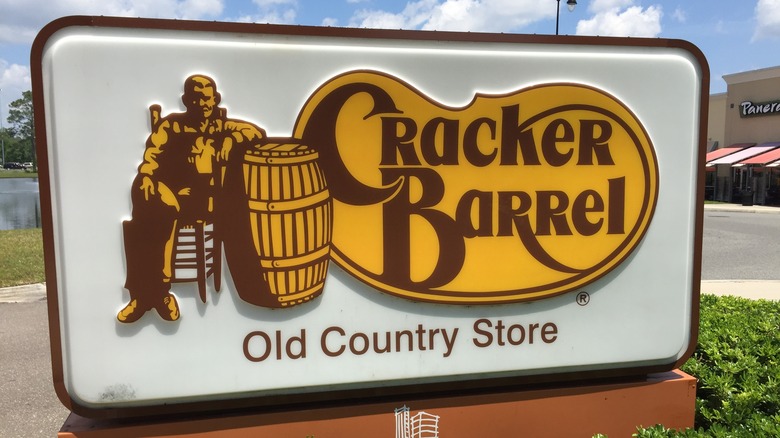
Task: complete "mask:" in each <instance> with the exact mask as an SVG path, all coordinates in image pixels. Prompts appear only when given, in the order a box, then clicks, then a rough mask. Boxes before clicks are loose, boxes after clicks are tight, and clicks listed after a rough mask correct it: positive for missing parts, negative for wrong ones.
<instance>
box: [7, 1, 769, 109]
mask: <svg viewBox="0 0 780 438" xmlns="http://www.w3.org/2000/svg"><path fill="white" fill-rule="evenodd" d="M561 3H563V4H562V5H561V17H560V24H561V33H562V34H575V33H576V34H578V35H602V36H607V35H609V36H631V37H651V38H654V37H661V38H677V39H685V40H689V41H691V42H693V43H694V44H696V45H697V46H699V47H700V48H701V49H702V51H703V52H704V54H705V55H706V56H707V59H708V61H709V62H710V66H711V75H712V84H713V87H712V91H714V92H722V91H725V83H724V82H723V81H722V80H721V79H720V76H722V75H723V74H729V73H735V72H738V71H745V70H752V69H756V68H763V67H769V66H776V65H780V51H779V50H777V48H776V46H777V43H778V42H779V41H780V0H739V1H734V0H708V1H707V2H691V1H686V0H579V1H578V3H579V4H578V6H577V8H576V9H575V11H574V12H571V13H570V12H568V11H567V9H566V7H565V3H566V2H565V0H564V1H562V2H561ZM556 6H557V3H556V2H555V1H554V0H407V1H399V0H328V1H324V0H0V11H2V14H0V89H2V95H1V96H0V97H1V98H2V102H3V108H0V117H3V118H4V119H5V116H6V111H7V109H6V108H5V107H6V106H7V102H10V101H11V100H14V99H16V98H18V97H20V96H21V93H22V91H24V90H27V89H29V88H30V85H29V84H30V68H29V50H30V45H31V43H32V40H33V39H34V37H35V35H36V34H37V33H38V31H39V30H40V29H41V28H42V27H43V26H44V25H45V24H46V23H48V22H49V21H51V20H53V19H55V18H57V17H61V16H65V15H115V16H130V17H148V18H176V19H193V20H209V21H211V20H218V21H236V22H255V23H281V24H305V25H325V26H352V27H371V28H390V29H423V30H456V31H471V32H517V33H536V34H551V33H554V30H555V16H556Z"/></svg>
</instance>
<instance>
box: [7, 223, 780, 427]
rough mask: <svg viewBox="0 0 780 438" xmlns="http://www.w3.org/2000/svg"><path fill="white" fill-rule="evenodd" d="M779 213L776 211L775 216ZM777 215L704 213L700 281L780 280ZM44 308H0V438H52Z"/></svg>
mask: <svg viewBox="0 0 780 438" xmlns="http://www.w3.org/2000/svg"><path fill="white" fill-rule="evenodd" d="M779 211H780V210H779ZM777 242H780V215H778V214H758V213H744V212H724V211H706V212H705V217H704V239H703V244H702V248H703V255H702V265H703V266H702V279H703V280H722V279H745V280H747V279H754V280H780V270H778V269H777V268H776V267H777V266H780V250H778V249H777ZM47 321H48V318H47V315H46V302H45V301H36V302H32V303H17V304H0V369H2V379H0V437H8V438H14V437H46V436H56V434H57V431H58V430H59V429H60V427H61V426H62V424H63V422H64V421H65V418H66V417H67V416H68V414H69V412H68V411H67V410H66V409H65V408H64V407H63V406H62V405H61V404H60V402H59V401H58V400H57V398H56V395H55V394H54V387H53V385H52V378H51V358H50V353H49V336H48V327H47Z"/></svg>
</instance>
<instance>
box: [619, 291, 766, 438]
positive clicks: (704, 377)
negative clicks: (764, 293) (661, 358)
mask: <svg viewBox="0 0 780 438" xmlns="http://www.w3.org/2000/svg"><path fill="white" fill-rule="evenodd" d="M700 315H701V316H700V319H701V322H700V325H699V342H698V345H697V348H696V351H695V352H694V353H693V356H692V357H691V358H690V359H689V360H688V362H686V363H685V365H684V366H682V367H681V369H682V370H683V371H685V372H686V373H688V374H691V375H692V376H694V377H696V378H697V379H699V383H698V386H697V388H696V420H695V428H694V429H688V430H684V431H675V430H672V429H666V428H665V427H663V426H661V425H657V426H655V427H651V428H647V429H641V428H640V429H638V430H637V433H636V434H634V436H636V437H639V438H656V437H719V438H720V437H724V438H725V437H729V438H731V437H734V438H741V437H745V438H754V437H780V302H777V301H766V300H758V301H753V300H748V299H744V298H736V297H716V296H713V295H702V297H701V313H700Z"/></svg>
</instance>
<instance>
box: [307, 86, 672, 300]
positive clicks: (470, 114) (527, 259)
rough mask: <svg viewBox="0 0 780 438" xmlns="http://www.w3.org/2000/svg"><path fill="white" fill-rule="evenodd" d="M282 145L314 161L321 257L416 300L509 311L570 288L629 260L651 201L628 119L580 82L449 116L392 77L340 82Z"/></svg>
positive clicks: (643, 137)
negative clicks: (325, 225)
mask: <svg viewBox="0 0 780 438" xmlns="http://www.w3.org/2000/svg"><path fill="white" fill-rule="evenodd" d="M294 135H295V137H298V138H302V139H303V141H304V142H306V144H309V145H312V146H313V147H315V148H316V149H317V150H318V151H319V153H320V162H321V165H322V167H323V170H324V173H325V177H326V179H327V180H328V185H329V189H330V193H331V196H332V197H333V237H332V248H331V256H332V258H333V260H334V261H335V262H336V263H337V264H338V265H339V266H340V267H341V268H343V269H345V270H346V271H347V272H349V273H350V274H352V275H354V276H355V277H357V278H359V279H360V280H362V281H364V282H365V283H367V284H369V285H370V286H372V287H374V288H377V289H380V290H383V291H386V292H389V293H391V294H394V295H398V296H401V297H405V298H408V299H412V300H416V301H430V302H439V303H450V304H493V303H507V302H516V301H525V300H533V299H539V298H544V297H549V296H553V295H557V294H561V293H564V292H567V291H571V290H573V289H577V288H581V287H582V286H584V285H586V284H588V283H591V282H593V281H594V280H596V279H598V278H600V277H602V276H604V275H605V274H606V273H608V272H609V271H610V270H612V269H614V268H615V267H616V266H618V265H619V264H620V263H621V262H622V261H623V260H625V258H626V257H627V256H628V255H629V254H630V253H631V252H632V251H633V250H634V248H636V246H637V245H638V244H639V242H640V240H641V238H642V236H643V235H644V233H645V231H646V230H647V227H648V226H649V224H650V220H651V218H652V216H653V211H654V208H655V204H656V199H657V196H658V166H657V162H656V157H655V152H654V150H653V146H652V143H651V141H650V139H649V138H648V135H647V133H646V132H645V130H644V128H643V127H642V125H641V123H640V122H639V121H638V120H637V118H636V117H635V116H634V115H633V114H632V113H631V111H630V110H629V109H628V108H627V107H626V106H625V105H623V104H622V103H621V102H620V101H618V100H617V99H616V98H615V97H613V96H611V95H609V94H607V93H605V92H603V91H601V90H598V89H595V88H592V87H587V86H583V85H577V84H557V83H556V84H545V85H539V86H534V87H530V88H527V89H523V90H518V91H516V92H513V93H509V94H505V95H499V96H487V95H477V96H475V98H474V99H473V100H472V102H471V103H470V104H468V105H466V106H465V107H462V108H453V107H448V106H445V105H443V104H441V103H438V102H436V101H434V100H433V99H431V98H429V97H427V96H426V95H425V94H423V93H421V92H420V91H418V90H416V89H415V88H413V87H412V86H411V85H410V84H408V83H406V82H404V81H402V80H400V79H398V78H395V77H392V76H389V75H386V74H383V73H379V72H372V71H357V72H350V73H346V74H343V75H341V76H338V77H335V78H333V79H332V80H330V81H328V82H327V83H325V84H324V85H323V86H321V87H320V88H319V89H318V90H317V91H316V92H315V93H314V94H313V95H312V96H311V97H310V99H309V100H308V102H307V103H306V104H305V106H304V107H303V109H302V110H301V113H300V115H299V119H298V121H297V123H296V127H295V132H294Z"/></svg>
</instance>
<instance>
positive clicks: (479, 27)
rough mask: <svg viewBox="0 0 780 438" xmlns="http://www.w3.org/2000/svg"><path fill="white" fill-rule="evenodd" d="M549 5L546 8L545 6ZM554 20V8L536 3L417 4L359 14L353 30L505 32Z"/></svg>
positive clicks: (431, 0) (448, 0)
mask: <svg viewBox="0 0 780 438" xmlns="http://www.w3.org/2000/svg"><path fill="white" fill-rule="evenodd" d="M547 3H550V4H547ZM554 16H555V4H554V3H551V2H546V3H542V2H538V1H536V0H444V1H439V0H417V1H411V2H408V3H407V4H406V7H405V8H404V9H403V11H401V12H399V13H392V12H387V11H379V10H366V9H364V10H360V11H358V12H356V13H355V15H354V16H353V17H352V19H351V20H350V23H349V25H350V26H354V27H373V28H389V29H401V28H403V29H426V30H458V31H475V32H508V31H512V30H518V29H520V28H522V27H523V26H526V25H528V24H530V23H532V22H535V21H538V20H541V19H544V18H552V17H554Z"/></svg>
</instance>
